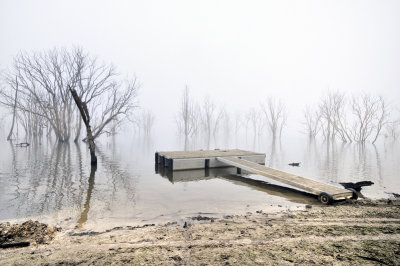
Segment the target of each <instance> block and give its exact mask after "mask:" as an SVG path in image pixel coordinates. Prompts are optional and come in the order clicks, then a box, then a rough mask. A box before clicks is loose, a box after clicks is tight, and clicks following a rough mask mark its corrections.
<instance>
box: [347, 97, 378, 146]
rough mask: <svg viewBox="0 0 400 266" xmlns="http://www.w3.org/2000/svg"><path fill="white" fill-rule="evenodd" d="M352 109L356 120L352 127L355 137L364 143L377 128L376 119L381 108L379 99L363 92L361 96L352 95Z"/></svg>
mask: <svg viewBox="0 0 400 266" xmlns="http://www.w3.org/2000/svg"><path fill="white" fill-rule="evenodd" d="M351 107H352V111H353V114H354V116H355V121H354V124H353V128H352V136H353V139H354V140H355V141H357V142H360V143H364V142H365V141H366V140H367V139H368V138H369V137H370V136H371V134H372V132H373V130H374V129H375V125H374V119H375V117H376V112H377V111H378V109H379V105H378V101H377V99H374V98H373V97H372V96H371V95H369V94H363V95H361V97H355V96H353V97H352V106H351Z"/></svg>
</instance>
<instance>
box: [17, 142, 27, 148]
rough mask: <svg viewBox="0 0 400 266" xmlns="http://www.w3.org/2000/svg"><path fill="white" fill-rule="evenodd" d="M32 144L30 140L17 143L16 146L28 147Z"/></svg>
mask: <svg viewBox="0 0 400 266" xmlns="http://www.w3.org/2000/svg"><path fill="white" fill-rule="evenodd" d="M29 145H30V144H29V143H28V142H21V143H17V144H15V146H17V147H28V146H29Z"/></svg>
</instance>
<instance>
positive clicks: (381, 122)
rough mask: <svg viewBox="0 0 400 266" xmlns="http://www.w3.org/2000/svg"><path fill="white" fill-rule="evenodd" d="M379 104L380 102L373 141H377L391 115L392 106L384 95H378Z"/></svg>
mask: <svg viewBox="0 0 400 266" xmlns="http://www.w3.org/2000/svg"><path fill="white" fill-rule="evenodd" d="M377 104H378V107H377V112H376V113H375V120H376V126H375V137H374V139H373V140H372V143H375V142H376V140H377V139H378V137H379V135H380V133H381V130H382V128H383V127H384V126H386V125H387V124H388V123H389V117H390V108H389V106H388V105H387V104H386V102H385V100H384V99H383V97H382V96H379V97H378V99H377Z"/></svg>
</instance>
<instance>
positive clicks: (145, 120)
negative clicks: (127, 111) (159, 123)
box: [137, 110, 155, 137]
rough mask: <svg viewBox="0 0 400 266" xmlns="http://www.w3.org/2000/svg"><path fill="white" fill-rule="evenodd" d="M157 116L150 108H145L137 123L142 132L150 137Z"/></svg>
mask: <svg viewBox="0 0 400 266" xmlns="http://www.w3.org/2000/svg"><path fill="white" fill-rule="evenodd" d="M154 121H155V117H154V114H153V113H152V112H151V111H149V110H143V111H142V112H141V113H140V114H139V117H138V118H137V124H138V126H139V128H140V132H143V135H144V136H146V137H149V136H150V134H151V131H152V129H153V126H154Z"/></svg>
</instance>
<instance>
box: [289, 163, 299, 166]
mask: <svg viewBox="0 0 400 266" xmlns="http://www.w3.org/2000/svg"><path fill="white" fill-rule="evenodd" d="M289 165H290V166H300V163H290V164H289Z"/></svg>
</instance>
